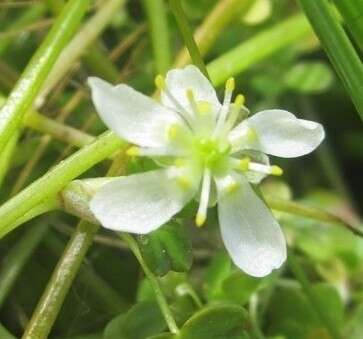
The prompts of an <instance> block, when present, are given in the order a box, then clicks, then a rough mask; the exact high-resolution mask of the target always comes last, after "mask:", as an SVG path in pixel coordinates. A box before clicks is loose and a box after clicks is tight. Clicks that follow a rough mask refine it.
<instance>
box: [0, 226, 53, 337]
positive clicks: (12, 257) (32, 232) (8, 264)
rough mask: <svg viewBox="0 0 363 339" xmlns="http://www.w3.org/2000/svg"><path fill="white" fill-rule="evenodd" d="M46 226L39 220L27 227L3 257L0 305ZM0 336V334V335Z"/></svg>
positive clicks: (0, 275)
mask: <svg viewBox="0 0 363 339" xmlns="http://www.w3.org/2000/svg"><path fill="white" fill-rule="evenodd" d="M47 229H48V227H47V226H46V225H45V224H44V223H43V222H39V223H37V224H35V225H34V226H32V227H29V229H27V231H26V232H25V233H24V235H22V237H21V238H20V239H19V240H18V241H17V242H16V243H15V244H14V246H13V247H12V248H11V249H10V250H9V252H8V253H7V254H6V256H5V257H4V258H2V263H3V264H2V266H1V271H0V307H1V306H2V305H3V303H4V301H5V299H6V297H7V296H8V293H9V292H10V290H11V288H12V287H13V286H14V283H15V281H16V279H17V278H18V276H19V274H20V273H21V271H22V269H23V267H24V266H25V264H26V263H27V261H28V260H29V258H30V257H31V255H32V254H33V252H34V250H35V249H36V248H37V246H38V245H39V243H40V242H41V240H42V238H43V236H44V234H45V232H46V231H47ZM0 338H2V336H1V335H0Z"/></svg>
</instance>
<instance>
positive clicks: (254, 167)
mask: <svg viewBox="0 0 363 339" xmlns="http://www.w3.org/2000/svg"><path fill="white" fill-rule="evenodd" d="M249 170H251V171H255V172H260V173H264V174H271V175H276V176H280V175H282V174H283V170H282V168H281V167H279V166H276V165H274V166H268V165H263V164H259V163H257V162H250V164H249Z"/></svg>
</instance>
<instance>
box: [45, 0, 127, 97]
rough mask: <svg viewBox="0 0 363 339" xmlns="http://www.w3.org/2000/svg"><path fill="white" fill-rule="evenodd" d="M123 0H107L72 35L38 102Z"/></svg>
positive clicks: (72, 63)
mask: <svg viewBox="0 0 363 339" xmlns="http://www.w3.org/2000/svg"><path fill="white" fill-rule="evenodd" d="M124 2H125V0H108V1H107V2H105V3H103V4H102V6H100V7H99V10H98V12H97V13H96V14H95V15H94V16H93V17H92V18H91V19H89V20H88V21H87V22H86V23H85V24H84V25H83V26H82V28H81V30H80V31H79V32H78V33H77V34H76V35H75V36H74V38H73V39H72V40H71V41H70V43H69V44H68V45H67V47H66V48H65V49H64V50H63V51H62V53H61V54H60V56H59V58H58V60H57V62H56V64H55V65H54V67H53V70H52V71H51V72H50V73H49V76H48V78H47V80H46V82H45V84H44V87H43V89H42V90H41V92H40V95H39V104H42V102H43V101H44V99H45V97H46V96H47V95H48V93H49V92H50V91H51V90H52V89H53V88H54V86H55V85H56V84H57V83H58V81H59V80H60V79H61V78H62V77H63V76H64V74H66V72H67V71H69V70H70V69H71V67H72V66H73V65H74V64H75V63H76V62H77V61H78V60H79V59H80V58H81V57H82V56H83V54H84V53H85V52H86V50H87V48H88V47H89V46H90V45H91V44H92V43H93V42H94V41H95V40H96V39H97V37H98V36H99V35H100V34H101V33H102V31H103V30H104V29H105V28H106V27H107V25H108V24H109V22H110V20H111V18H112V17H113V16H114V15H115V13H116V12H117V11H118V10H119V8H120V7H121V5H122V4H123V3H124Z"/></svg>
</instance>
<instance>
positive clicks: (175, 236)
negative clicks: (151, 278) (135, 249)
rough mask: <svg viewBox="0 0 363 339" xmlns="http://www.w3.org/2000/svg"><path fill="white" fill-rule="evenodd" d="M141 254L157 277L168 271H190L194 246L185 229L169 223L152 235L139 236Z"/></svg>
mask: <svg viewBox="0 0 363 339" xmlns="http://www.w3.org/2000/svg"><path fill="white" fill-rule="evenodd" d="M138 243H139V245H140V250H141V254H142V256H143V258H144V260H145V261H146V263H147V265H148V266H149V268H150V269H151V270H152V271H153V272H154V273H155V274H157V275H159V276H162V275H165V274H166V273H167V272H168V271H170V270H173V271H176V272H185V271H188V270H189V269H190V267H191V265H192V261H193V252H192V245H191V242H190V241H189V239H188V236H187V235H186V233H185V228H184V227H183V226H182V225H180V224H178V223H177V222H169V223H168V224H166V225H164V226H163V227H161V228H160V229H158V230H156V231H154V232H151V233H150V234H147V235H143V236H139V237H138Z"/></svg>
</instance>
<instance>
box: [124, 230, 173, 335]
mask: <svg viewBox="0 0 363 339" xmlns="http://www.w3.org/2000/svg"><path fill="white" fill-rule="evenodd" d="M119 236H120V238H121V239H122V240H123V241H125V242H126V243H127V245H128V246H129V248H130V250H131V251H132V252H133V253H134V255H135V257H136V259H137V261H138V262H139V264H140V266H141V267H142V269H143V271H144V273H145V275H146V277H147V278H148V280H149V282H150V285H151V287H152V289H153V290H154V293H155V297H156V300H157V302H158V304H159V306H160V310H161V312H162V313H163V316H164V318H165V321H166V323H167V325H168V327H169V330H170V332H172V333H179V328H178V326H177V324H176V322H175V319H174V316H173V314H172V313H171V310H170V308H169V305H168V303H167V301H166V299H165V296H164V293H163V291H162V290H161V287H160V285H159V281H158V279H157V278H156V277H155V276H154V274H153V273H152V272H151V270H150V269H149V267H148V266H147V265H146V263H145V261H144V259H143V257H142V255H141V253H140V250H139V247H138V245H137V242H136V241H135V239H134V238H133V237H132V236H131V235H129V234H127V233H122V234H121V233H120V234H119Z"/></svg>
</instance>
